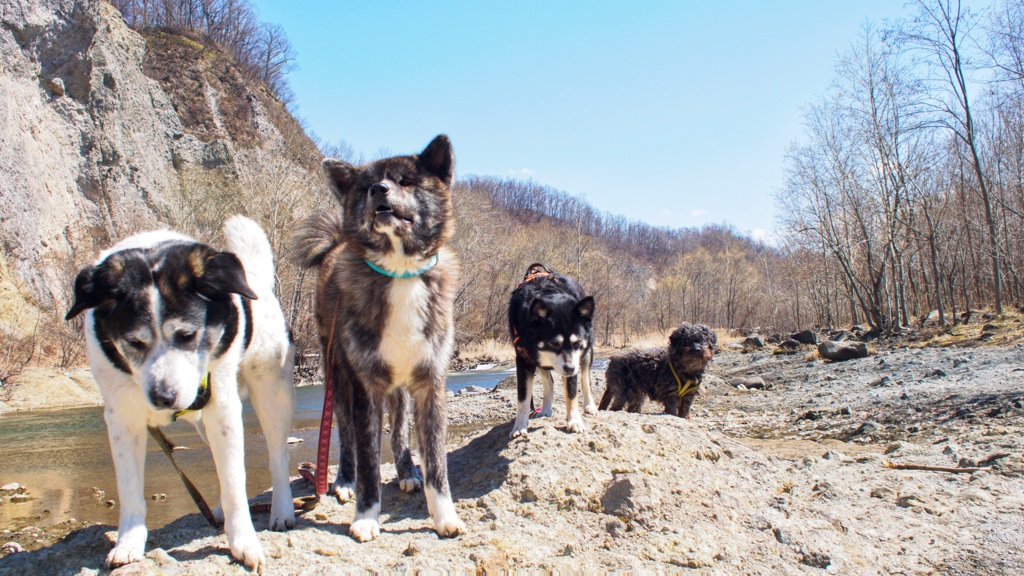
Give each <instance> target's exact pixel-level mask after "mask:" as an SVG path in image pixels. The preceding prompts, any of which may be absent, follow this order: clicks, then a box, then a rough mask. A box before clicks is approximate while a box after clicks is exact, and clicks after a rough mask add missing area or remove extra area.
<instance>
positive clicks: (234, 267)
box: [197, 252, 258, 300]
mask: <svg viewBox="0 0 1024 576" xmlns="http://www.w3.org/2000/svg"><path fill="white" fill-rule="evenodd" d="M197 292H199V294H201V295H203V296H205V297H207V298H209V299H210V300H220V299H223V298H224V296H225V295H227V294H238V295H240V296H242V297H244V298H248V299H250V300H256V299H257V298H258V296H256V293H255V292H253V291H252V288H250V287H249V283H248V282H247V281H246V279H245V268H244V267H242V261H241V260H239V259H238V256H235V255H234V254H232V253H231V252H216V253H214V254H213V255H212V256H210V257H209V258H207V259H206V261H205V262H204V263H203V270H202V275H201V276H199V278H198V285H197Z"/></svg>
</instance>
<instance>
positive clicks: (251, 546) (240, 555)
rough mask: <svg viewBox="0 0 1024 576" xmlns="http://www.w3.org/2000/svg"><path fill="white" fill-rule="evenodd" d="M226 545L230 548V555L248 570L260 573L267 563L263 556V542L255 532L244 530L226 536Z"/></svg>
mask: <svg viewBox="0 0 1024 576" xmlns="http://www.w3.org/2000/svg"><path fill="white" fill-rule="evenodd" d="M228 547H229V548H231V556H232V557H234V559H235V560H238V561H239V562H241V563H242V565H243V566H245V567H246V568H248V569H249V570H255V571H256V572H259V573H262V572H263V568H264V567H265V566H266V564H267V560H266V558H265V557H264V556H263V544H260V540H259V538H257V537H256V533H255V532H250V531H248V530H246V531H245V532H244V533H242V534H235V535H234V536H228Z"/></svg>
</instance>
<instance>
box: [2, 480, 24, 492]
mask: <svg viewBox="0 0 1024 576" xmlns="http://www.w3.org/2000/svg"><path fill="white" fill-rule="evenodd" d="M20 488H21V484H18V483H17V482H11V483H10V484H4V485H3V486H0V491H2V492H14V491H16V490H19V489H20Z"/></svg>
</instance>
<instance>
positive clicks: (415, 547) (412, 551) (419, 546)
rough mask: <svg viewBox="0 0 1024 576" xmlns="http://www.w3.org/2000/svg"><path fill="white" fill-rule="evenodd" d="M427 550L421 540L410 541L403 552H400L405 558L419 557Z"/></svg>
mask: <svg viewBox="0 0 1024 576" xmlns="http://www.w3.org/2000/svg"><path fill="white" fill-rule="evenodd" d="M427 549H428V547H427V545H426V543H425V542H424V541H422V540H412V541H410V542H409V545H408V546H406V548H405V551H404V552H402V554H403V555H405V556H420V555H422V554H423V553H424V552H426V551H427Z"/></svg>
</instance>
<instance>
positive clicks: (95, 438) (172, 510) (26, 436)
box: [0, 370, 514, 530]
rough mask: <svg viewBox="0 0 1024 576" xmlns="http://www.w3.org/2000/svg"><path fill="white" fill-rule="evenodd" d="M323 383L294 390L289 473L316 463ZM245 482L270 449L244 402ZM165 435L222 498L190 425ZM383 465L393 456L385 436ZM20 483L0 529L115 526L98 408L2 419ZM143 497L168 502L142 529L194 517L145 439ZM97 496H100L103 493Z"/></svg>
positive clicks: (3, 480) (4, 448) (479, 378)
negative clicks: (19, 497)
mask: <svg viewBox="0 0 1024 576" xmlns="http://www.w3.org/2000/svg"><path fill="white" fill-rule="evenodd" d="M510 373H514V371H511V372H510V371H502V370H477V371H472V370H471V371H467V372H459V373H455V374H449V375H448V388H449V389H450V390H452V391H458V390H461V389H462V388H465V387H466V386H470V385H475V386H482V387H487V388H492V387H494V386H495V385H496V384H497V383H498V382H500V381H501V380H502V379H503V378H505V377H506V376H508V374H510ZM323 400H324V389H323V386H303V387H299V388H296V389H295V415H294V420H293V424H292V427H293V430H292V434H291V435H292V436H294V437H296V438H301V439H302V440H303V442H300V443H298V444H292V445H290V446H289V447H288V451H289V453H290V455H291V470H292V474H295V470H296V466H297V465H298V463H299V462H314V461H316V448H317V446H316V443H317V436H318V428H319V426H320V414H321V410H322V407H323ZM243 418H244V420H245V461H246V468H245V469H246V483H247V487H248V493H249V495H250V496H253V495H255V494H258V493H260V492H262V491H263V490H266V489H267V488H269V487H270V472H269V470H268V469H267V447H266V443H265V442H264V440H263V434H262V432H261V431H260V427H259V421H258V420H257V419H256V414H255V413H254V412H253V410H252V408H251V407H250V406H249V405H248V403H246V404H245V408H244V412H243ZM164 433H165V434H166V435H167V437H168V438H170V439H171V440H172V441H173V442H174V443H175V444H177V445H178V446H186V447H188V448H189V449H188V450H180V451H176V452H175V454H174V457H175V459H176V460H177V461H178V464H179V465H180V466H181V467H182V469H184V470H185V471H186V473H187V474H188V475H189V478H191V479H192V481H193V482H194V483H195V484H196V486H197V487H198V488H199V490H200V491H201V492H202V493H203V496H204V497H205V498H206V500H207V502H209V503H210V506H211V507H212V506H216V503H217V500H218V494H219V486H218V483H217V476H216V470H215V468H214V464H213V457H212V456H211V455H210V449H209V447H208V446H207V445H206V444H205V443H203V441H202V440H200V438H199V435H198V434H196V431H195V428H193V427H192V425H191V424H189V423H187V422H176V423H174V424H171V425H170V426H167V427H166V428H164ZM383 446H384V450H385V454H384V455H383V456H384V458H385V460H387V459H389V458H391V454H390V444H389V442H388V441H387V440H386V439H385V441H384V443H383ZM337 454H338V446H337V435H336V434H333V435H332V440H331V460H330V461H331V463H332V464H337ZM10 482H17V483H19V484H21V485H23V486H26V487H28V490H29V492H28V494H29V496H30V497H31V499H30V500H29V501H28V502H22V503H12V502H5V503H4V504H3V505H2V506H0V530H3V529H10V530H17V529H20V528H22V527H24V526H27V525H39V526H45V525H49V524H53V523H56V522H61V521H63V520H67V519H68V518H76V519H77V520H78V521H80V522H82V521H87V522H103V523H107V524H113V525H117V515H118V510H117V508H116V506H115V507H108V506H107V504H106V501H108V500H114V501H116V500H117V480H116V478H115V475H114V463H113V460H112V459H111V456H110V445H109V444H108V441H107V429H106V424H105V423H104V422H103V408H102V407H97V406H90V407H87V408H72V409H66V410H43V411H32V412H16V413H10V414H4V415H0V486H2V485H5V484H8V483H10ZM145 484H146V490H145V494H146V495H147V497H148V496H152V495H153V494H166V495H167V499H166V500H159V501H154V500H148V513H147V518H146V524H147V525H148V526H149V528H150V529H153V528H158V527H161V526H163V525H165V524H167V523H169V522H171V521H172V520H175V519H177V518H180V517H181V516H184V515H185V514H191V513H193V512H196V511H197V510H196V507H195V504H194V503H193V502H192V498H191V497H190V496H189V495H188V492H186V491H185V488H184V486H183V485H182V483H181V480H180V479H179V478H178V476H177V474H175V472H174V468H173V467H172V466H171V463H170V462H169V461H168V460H167V458H166V457H165V456H164V455H163V454H162V453H161V452H160V450H159V449H158V448H157V447H156V445H155V444H154V443H153V442H152V441H150V442H149V451H148V453H147V455H146V477H145ZM97 491H102V492H103V494H100V493H99V492H97Z"/></svg>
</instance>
